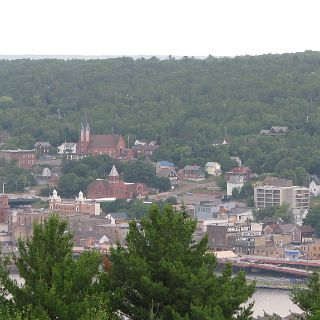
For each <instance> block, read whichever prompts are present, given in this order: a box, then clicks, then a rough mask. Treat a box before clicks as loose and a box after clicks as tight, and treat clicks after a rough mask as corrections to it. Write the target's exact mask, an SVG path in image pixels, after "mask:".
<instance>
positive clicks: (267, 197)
mask: <svg viewBox="0 0 320 320" xmlns="http://www.w3.org/2000/svg"><path fill="white" fill-rule="evenodd" d="M254 204H255V207H256V208H266V207H279V206H281V205H283V204H288V205H289V209H290V210H292V213H293V215H294V220H295V223H297V224H301V223H302V220H303V218H304V217H305V216H306V214H307V211H308V209H309V207H310V193H309V188H306V187H301V186H293V185H292V181H291V180H285V179H274V180H268V181H267V182H266V180H265V182H264V183H263V184H262V185H257V186H255V187H254Z"/></svg>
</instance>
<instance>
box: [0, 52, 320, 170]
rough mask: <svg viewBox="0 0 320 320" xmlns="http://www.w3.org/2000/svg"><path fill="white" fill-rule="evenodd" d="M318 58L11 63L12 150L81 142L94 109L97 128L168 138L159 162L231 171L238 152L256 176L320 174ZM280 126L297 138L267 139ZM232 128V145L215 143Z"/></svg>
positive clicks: (1, 65)
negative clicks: (215, 165)
mask: <svg viewBox="0 0 320 320" xmlns="http://www.w3.org/2000/svg"><path fill="white" fill-rule="evenodd" d="M319 61H320V54H319V53H318V52H310V51H308V52H303V53H295V54H283V55H261V56H256V57H252V56H243V57H235V58H214V57H211V56H210V57H208V58H207V59H201V60H197V59H189V58H186V59H179V60H174V59H167V60H159V59H156V58H151V59H136V60H134V59H131V58H128V57H124V58H116V59H107V60H88V61H83V60H75V59H73V60H68V61H64V60H54V59H53V60H50V59H46V60H23V59H21V60H16V61H6V60H2V61H0V70H1V74H0V92H1V96H0V130H7V131H9V132H10V134H11V135H12V136H13V138H12V139H11V140H10V141H9V142H8V144H7V146H12V147H14V148H29V147H31V146H32V145H33V144H34V142H35V141H49V142H50V143H51V144H52V145H58V144H60V143H62V142H64V141H65V140H67V141H77V140H78V134H79V123H80V122H81V121H83V115H84V114H87V116H88V118H89V119H90V124H91V127H92V129H93V132H95V133H97V134H99V133H111V132H112V130H113V131H114V132H115V133H121V134H123V135H125V136H126V137H130V139H129V140H130V142H131V143H132V141H134V139H136V138H144V139H147V140H157V141H160V142H161V147H160V148H159V150H158V151H157V153H156V155H155V160H162V159H165V160H171V161H173V162H174V163H175V164H177V165H178V166H179V168H181V167H183V166H184V165H185V164H187V163H189V164H190V163H197V164H199V165H204V164H205V162H206V161H218V162H220V163H221V164H222V166H223V170H228V169H230V167H231V166H232V163H231V161H230V157H229V156H239V157H240V158H241V159H242V160H243V162H244V164H246V165H249V166H250V167H251V168H252V169H253V171H254V172H257V173H261V172H274V171H276V172H278V173H281V172H282V171H284V170H293V171H294V170H295V169H296V168H299V167H303V168H304V169H306V170H307V171H308V172H309V173H312V174H320V166H319V163H320V161H319V159H320V152H319V150H320V148H319V147H320V139H319V135H320V114H319V108H318V106H319V104H320V91H319V89H318V87H317V83H318V82H319V81H320V76H319V74H320V62H319ZM58 108H59V110H60V114H61V117H59V114H58ZM307 116H308V121H307ZM17 123H19V125H17ZM142 124H143V125H142ZM273 125H283V126H288V127H289V133H288V135H287V136H281V137H277V136H272V137H271V136H260V135H259V131H260V130H261V129H269V128H270V126H273ZM226 129H227V133H228V139H229V140H230V145H223V146H217V147H214V146H212V143H213V142H216V141H218V142H220V143H221V142H222V141H223V139H224V138H225V132H226ZM173 137H174V138H173ZM126 141H127V140H126Z"/></svg>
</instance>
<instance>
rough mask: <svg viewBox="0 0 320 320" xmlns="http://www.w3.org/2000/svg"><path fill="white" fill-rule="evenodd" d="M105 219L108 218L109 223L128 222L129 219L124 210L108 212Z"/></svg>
mask: <svg viewBox="0 0 320 320" xmlns="http://www.w3.org/2000/svg"><path fill="white" fill-rule="evenodd" d="M106 219H107V220H109V221H110V223H111V224H119V223H128V222H129V220H130V219H129V216H128V214H127V213H126V212H114V213H108V214H107V215H106Z"/></svg>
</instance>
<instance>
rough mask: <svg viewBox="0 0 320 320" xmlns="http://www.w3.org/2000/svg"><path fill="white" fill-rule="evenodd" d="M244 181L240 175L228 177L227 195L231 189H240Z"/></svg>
mask: <svg viewBox="0 0 320 320" xmlns="http://www.w3.org/2000/svg"><path fill="white" fill-rule="evenodd" d="M244 182H245V178H244V177H243V176H241V175H234V176H231V177H230V178H229V180H228V181H227V195H228V196H232V191H233V190H234V189H237V190H238V191H240V190H241V188H242V187H243V185H244Z"/></svg>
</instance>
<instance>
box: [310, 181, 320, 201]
mask: <svg viewBox="0 0 320 320" xmlns="http://www.w3.org/2000/svg"><path fill="white" fill-rule="evenodd" d="M309 192H310V196H313V197H318V196H319V195H320V181H319V179H318V178H316V179H313V180H312V181H311V182H310V184H309Z"/></svg>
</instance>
